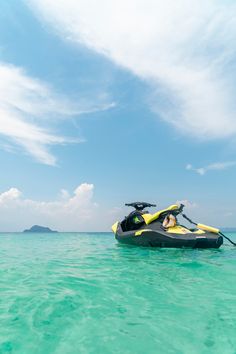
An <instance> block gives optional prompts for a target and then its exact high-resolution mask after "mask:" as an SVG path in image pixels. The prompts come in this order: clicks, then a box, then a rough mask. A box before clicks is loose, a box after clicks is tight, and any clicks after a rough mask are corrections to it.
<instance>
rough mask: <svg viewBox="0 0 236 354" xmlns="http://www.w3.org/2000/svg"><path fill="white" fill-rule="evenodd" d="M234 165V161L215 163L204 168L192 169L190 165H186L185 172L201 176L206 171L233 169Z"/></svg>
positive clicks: (235, 163)
mask: <svg viewBox="0 0 236 354" xmlns="http://www.w3.org/2000/svg"><path fill="white" fill-rule="evenodd" d="M235 165H236V162H235V161H227V162H215V163H212V164H209V165H207V166H204V167H199V168H194V167H193V166H192V165H191V164H188V165H187V166H186V170H189V171H194V172H196V173H198V174H199V175H201V176H203V175H205V173H206V172H208V171H220V170H226V169H228V168H230V167H233V166H235Z"/></svg>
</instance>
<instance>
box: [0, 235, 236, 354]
mask: <svg viewBox="0 0 236 354" xmlns="http://www.w3.org/2000/svg"><path fill="white" fill-rule="evenodd" d="M231 236H233V238H234V239H235V240H236V234H235V235H232V234H231ZM0 353H1V354H2V353H20V354H28V353H30V354H34V353H35V354H36V353H37V354H41V353H42V354H50V353H56V354H62V353H63V354H67V353H70V354H73V353H86V354H87V353H96V354H97V353H104V354H106V353H122V354H126V353H132V354H136V353H140V354H141V353H142V354H143V353H165V354H168V353H179V354H180V353H181V354H182V353H186V354H191V353H196V354H204V353H206V354H209V353H220V354H224V353H227V354H228V353H229V354H230V353H232V354H233V353H234V354H235V353H236V248H233V246H229V245H225V246H223V247H222V248H221V249H220V250H188V249H186V250H180V249H175V250H174V249H159V250H158V249H146V248H137V247H132V246H123V245H118V244H117V243H116V241H115V240H114V239H113V236H112V234H102V233H94V234H91V233H90V234H76V233H74V234H72V233H71V234H41V235H40V234H38V235H37V234H1V235H0Z"/></svg>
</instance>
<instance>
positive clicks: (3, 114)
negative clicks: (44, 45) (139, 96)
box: [0, 63, 113, 165]
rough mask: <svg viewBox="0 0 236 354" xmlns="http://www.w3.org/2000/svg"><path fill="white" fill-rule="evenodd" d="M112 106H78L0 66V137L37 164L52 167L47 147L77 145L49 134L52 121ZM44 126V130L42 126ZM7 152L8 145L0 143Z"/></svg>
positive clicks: (20, 72) (52, 158)
mask: <svg viewBox="0 0 236 354" xmlns="http://www.w3.org/2000/svg"><path fill="white" fill-rule="evenodd" d="M112 106H113V104H106V103H102V102H97V101H96V99H94V101H93V103H90V104H88V103H87V106H84V107H80V106H79V105H78V104H77V105H74V104H73V103H72V102H70V101H69V100H68V99H67V98H65V97H62V96H60V95H58V94H56V93H55V92H54V91H53V90H52V89H51V88H50V87H49V86H48V85H47V84H46V83H44V82H42V81H40V80H38V79H35V78H31V77H29V76H28V75H27V74H26V73H25V72H24V71H23V70H22V69H21V68H18V67H15V66H12V65H7V64H5V63H0V135H2V136H3V137H5V138H7V139H9V141H10V142H11V143H13V144H14V146H19V147H21V148H23V149H24V151H25V152H27V153H28V154H30V155H31V156H33V157H34V158H35V159H36V160H37V161H39V162H41V163H44V164H48V165H55V163H56V158H55V156H53V155H52V154H51V153H50V151H49V146H51V145H55V144H66V143H70V142H79V139H76V140H75V139H70V138H67V137H64V136H59V135H57V134H54V133H53V132H51V130H50V129H49V128H48V126H51V122H52V121H53V120H55V121H58V120H59V119H61V118H65V117H70V116H73V115H79V114H81V113H84V112H93V111H95V110H104V109H108V108H110V107H112ZM45 126H46V127H45ZM4 146H6V147H7V149H8V151H9V146H10V149H11V145H9V143H8V144H2V147H4Z"/></svg>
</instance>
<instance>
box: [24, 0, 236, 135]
mask: <svg viewBox="0 0 236 354" xmlns="http://www.w3.org/2000/svg"><path fill="white" fill-rule="evenodd" d="M25 1H26V2H27V3H28V4H29V5H30V6H31V8H32V9H33V11H35V12H36V14H37V15H38V16H40V17H41V18H42V19H43V20H46V21H47V22H48V23H49V24H50V25H52V26H53V27H54V29H55V30H56V31H57V33H58V34H59V35H60V36H61V37H62V38H63V39H66V40H69V41H71V42H74V43H78V44H81V43H82V44H84V45H86V46H88V47H90V48H91V49H93V50H95V51H97V52H99V53H102V54H103V55H105V56H107V57H109V58H110V59H111V60H113V61H114V62H115V63H117V64H119V65H121V66H123V67H125V68H127V69H129V70H131V71H132V72H133V73H134V74H136V75H138V76H139V77H140V78H142V79H144V80H147V81H148V82H149V83H150V84H151V86H152V88H153V98H152V100H151V101H152V102H151V105H152V108H153V110H154V111H156V112H157V113H158V115H159V116H160V117H161V118H162V119H163V120H165V121H167V122H169V123H170V124H172V125H173V126H175V127H176V128H178V129H179V130H181V131H182V132H185V133H186V134H191V135H195V136H196V137H198V138H207V139H211V138H223V137H228V136H233V135H235V134H236V120H235V115H234V112H235V99H234V96H235V88H234V86H235V85H234V81H235V74H234V70H231V69H230V63H233V62H234V61H235V46H234V41H235V35H236V5H235V3H234V2H230V1H225V2H222V1H220V0H215V1H211V0H176V1H173V0H165V1H164V0H129V1H126V0H120V1H115V0H100V1H95V0H67V1H64V0H57V1H54V0H25Z"/></svg>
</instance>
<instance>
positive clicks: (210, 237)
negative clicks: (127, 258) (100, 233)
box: [112, 202, 227, 248]
mask: <svg viewBox="0 0 236 354" xmlns="http://www.w3.org/2000/svg"><path fill="white" fill-rule="evenodd" d="M125 205H126V206H129V207H133V208H134V210H133V211H132V212H131V213H130V214H129V215H128V216H127V217H125V218H124V220H122V221H121V222H118V221H117V222H116V223H115V224H114V225H113V226H112V231H113V232H114V234H115V238H116V239H117V240H118V241H119V242H120V243H124V244H130V245H137V246H146V247H167V248H219V247H220V246H221V245H222V244H223V237H226V236H224V235H223V234H222V233H221V232H220V230H219V229H217V228H214V227H211V226H207V225H204V224H197V223H194V222H193V221H192V220H191V219H189V218H188V217H187V216H186V215H185V214H183V208H184V205H183V204H180V205H177V204H174V205H170V206H169V207H168V208H166V209H163V210H159V211H157V212H156V213H154V214H150V213H149V212H148V211H147V210H146V208H150V207H156V205H155V204H150V203H146V202H135V203H129V204H125ZM180 215H181V216H182V217H184V218H185V219H187V220H188V221H189V222H190V223H192V224H194V227H193V228H187V227H186V226H184V225H182V224H180V223H179V221H178V217H179V216H180ZM226 238H227V237H226Z"/></svg>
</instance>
